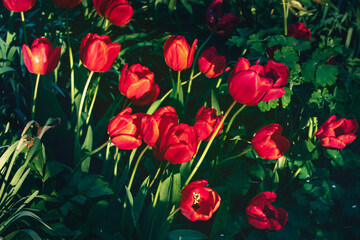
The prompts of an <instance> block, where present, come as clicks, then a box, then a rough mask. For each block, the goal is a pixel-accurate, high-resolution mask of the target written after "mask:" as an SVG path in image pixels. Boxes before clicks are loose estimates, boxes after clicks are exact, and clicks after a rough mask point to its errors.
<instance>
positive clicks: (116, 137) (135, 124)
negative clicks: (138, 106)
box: [107, 107, 145, 150]
mask: <svg viewBox="0 0 360 240" xmlns="http://www.w3.org/2000/svg"><path fill="white" fill-rule="evenodd" d="M131 112H132V109H131V108H129V107H128V108H125V109H124V110H123V111H121V112H120V113H119V114H118V115H117V116H116V117H115V118H113V119H112V120H111V121H110V123H109V125H108V130H107V132H108V133H109V135H110V138H111V142H112V143H113V144H115V146H116V147H118V148H119V149H124V150H130V149H135V148H137V147H139V146H140V145H141V143H142V141H141V135H140V130H141V119H142V118H143V117H144V116H145V113H135V114H132V115H130V114H131Z"/></svg>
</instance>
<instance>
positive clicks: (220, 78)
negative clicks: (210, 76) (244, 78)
mask: <svg viewBox="0 0 360 240" xmlns="http://www.w3.org/2000/svg"><path fill="white" fill-rule="evenodd" d="M222 76H223V75H222V74H221V76H220V77H219V80H218V82H217V84H216V88H219V87H220V85H221V82H222Z"/></svg>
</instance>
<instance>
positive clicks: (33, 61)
mask: <svg viewBox="0 0 360 240" xmlns="http://www.w3.org/2000/svg"><path fill="white" fill-rule="evenodd" d="M60 53H61V49H60V47H56V48H55V49H54V48H53V45H52V43H51V42H50V40H49V39H47V38H46V37H41V38H37V39H35V40H34V42H33V43H32V45H31V48H29V47H28V46H27V45H25V44H24V45H23V46H22V54H23V58H24V63H25V66H26V68H27V69H28V70H29V72H31V73H34V74H41V75H49V74H51V73H52V72H53V71H54V70H55V68H56V67H57V65H58V64H59V61H60Z"/></svg>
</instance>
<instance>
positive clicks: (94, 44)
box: [79, 33, 120, 72]
mask: <svg viewBox="0 0 360 240" xmlns="http://www.w3.org/2000/svg"><path fill="white" fill-rule="evenodd" d="M119 52H120V44H118V43H112V42H111V40H110V37H109V36H107V35H101V36H99V35H97V34H96V33H95V34H92V33H88V34H86V36H85V37H83V39H82V40H81V45H80V51H79V56H80V59H81V62H82V63H83V64H84V65H85V67H87V68H88V69H89V70H90V71H94V72H107V71H109V70H110V68H111V66H112V65H113V63H114V62H115V59H116V58H117V56H118V54H119Z"/></svg>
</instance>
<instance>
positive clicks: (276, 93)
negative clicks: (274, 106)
mask: <svg viewBox="0 0 360 240" xmlns="http://www.w3.org/2000/svg"><path fill="white" fill-rule="evenodd" d="M264 75H265V77H266V78H269V79H272V81H273V86H272V87H271V89H269V91H268V92H267V93H266V94H265V96H264V98H263V99H262V100H261V101H263V102H267V101H270V100H273V99H277V98H280V97H282V96H283V95H284V94H285V90H284V89H283V88H282V87H283V86H285V85H286V83H287V82H288V80H289V69H288V67H287V66H286V65H285V64H283V63H279V62H275V61H273V60H270V61H268V62H267V63H266V64H265V65H264Z"/></svg>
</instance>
